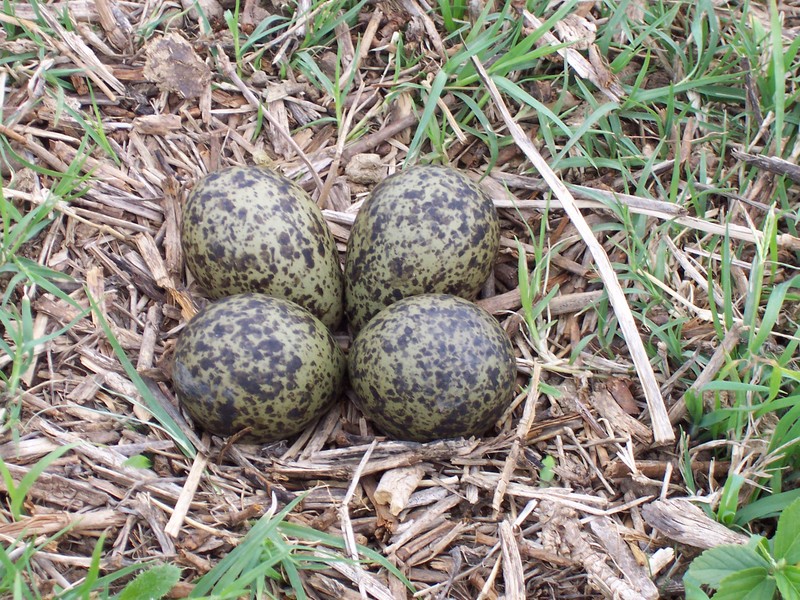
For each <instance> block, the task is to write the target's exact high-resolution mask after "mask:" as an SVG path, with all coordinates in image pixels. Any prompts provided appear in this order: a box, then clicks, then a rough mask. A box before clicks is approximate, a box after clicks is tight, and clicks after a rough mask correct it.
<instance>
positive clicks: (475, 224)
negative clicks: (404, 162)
mask: <svg viewBox="0 0 800 600" xmlns="http://www.w3.org/2000/svg"><path fill="white" fill-rule="evenodd" d="M499 244H500V225H499V220H498V217H497V211H496V210H495V208H494V204H493V203H492V200H491V199H490V198H489V197H488V196H486V195H485V194H484V193H483V192H482V191H481V190H480V188H479V187H478V186H477V185H475V184H474V183H473V182H472V181H470V180H469V179H468V178H467V177H466V176H465V175H463V174H461V173H459V172H458V171H456V170H455V169H452V168H450V167H443V166H435V165H426V166H417V167H412V168H410V169H408V170H406V171H402V172H399V173H396V174H394V175H392V176H390V177H387V178H386V179H384V180H383V181H382V182H381V183H380V184H378V185H377V186H376V187H375V189H374V190H373V192H372V194H371V195H370V197H369V198H368V199H367V200H366V201H365V202H364V204H363V205H362V206H361V209H360V210H359V212H358V215H357V217H356V220H355V223H354V224H353V228H352V230H351V233H350V238H349V240H348V243H347V255H346V258H345V313H346V315H347V318H348V320H349V322H350V326H351V328H352V329H353V331H354V332H357V331H358V330H360V329H361V328H362V327H363V326H364V325H366V324H367V322H368V321H369V320H370V319H371V318H372V317H373V316H375V315H376V314H377V313H378V312H379V311H380V310H381V309H383V308H384V307H386V306H389V305H390V304H392V303H393V302H397V301H398V300H400V299H401V298H405V297H407V296H414V295H417V294H425V293H446V294H454V295H456V296H461V297H464V298H468V299H472V298H474V297H475V296H476V295H477V293H478V291H479V290H480V288H481V286H482V285H483V283H484V282H485V281H486V279H487V277H488V276H489V273H490V272H491V270H492V265H493V263H494V259H495V256H496V255H497V250H498V248H499Z"/></svg>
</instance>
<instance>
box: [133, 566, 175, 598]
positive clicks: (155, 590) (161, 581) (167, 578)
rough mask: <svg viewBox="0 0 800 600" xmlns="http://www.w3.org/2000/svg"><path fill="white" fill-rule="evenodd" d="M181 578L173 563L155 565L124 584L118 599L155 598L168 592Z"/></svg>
mask: <svg viewBox="0 0 800 600" xmlns="http://www.w3.org/2000/svg"><path fill="white" fill-rule="evenodd" d="M180 578H181V570H180V569H179V568H178V567H176V566H175V565H157V566H155V567H152V568H150V569H148V570H147V571H142V572H141V573H139V574H138V575H137V576H136V578H135V579H134V580H133V581H131V582H130V583H129V584H128V585H126V586H125V589H123V590H122V592H120V594H119V600H155V599H156V598H161V597H163V596H164V595H165V594H166V593H167V592H169V591H170V590H171V589H172V588H173V587H174V586H175V584H176V583H178V581H179V580H180Z"/></svg>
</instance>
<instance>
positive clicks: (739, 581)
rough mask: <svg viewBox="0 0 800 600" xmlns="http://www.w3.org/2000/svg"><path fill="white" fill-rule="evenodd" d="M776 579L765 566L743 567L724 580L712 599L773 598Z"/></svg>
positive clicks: (746, 599) (768, 599) (749, 599)
mask: <svg viewBox="0 0 800 600" xmlns="http://www.w3.org/2000/svg"><path fill="white" fill-rule="evenodd" d="M775 587H776V585H775V580H774V579H773V578H772V577H769V572H768V571H767V569H765V568H763V567H752V568H750V569H743V570H741V571H739V572H738V573H733V574H732V575H728V576H727V577H725V578H724V579H723V580H722V583H721V584H720V586H719V591H718V592H717V593H716V594H714V595H713V596H712V597H711V598H712V600H771V599H772V597H773V596H774V595H775Z"/></svg>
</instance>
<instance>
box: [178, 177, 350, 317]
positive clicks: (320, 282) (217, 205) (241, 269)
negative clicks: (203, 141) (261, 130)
mask: <svg viewBox="0 0 800 600" xmlns="http://www.w3.org/2000/svg"><path fill="white" fill-rule="evenodd" d="M181 242H182V246H183V251H184V255H185V259H186V264H187V266H188V267H189V270H190V271H191V272H192V275H194V277H195V279H196V280H197V282H198V283H199V284H200V286H201V287H202V288H203V289H204V290H205V291H206V293H207V294H208V296H209V297H210V298H212V299H217V298H222V297H224V296H231V295H234V294H239V293H245V292H257V293H263V294H268V295H271V296H275V297H278V298H285V299H287V300H291V301H292V302H295V303H297V304H299V305H300V306H302V307H303V308H306V309H307V310H309V311H310V312H311V313H312V314H314V315H315V316H316V317H318V318H319V319H320V320H321V321H322V322H323V323H325V325H327V326H328V327H331V328H335V327H336V326H337V325H338V324H339V322H340V321H341V319H342V314H343V288H344V280H343V275H342V269H341V265H340V262H339V255H338V252H337V249H336V242H335V240H334V238H333V234H332V233H331V231H330V229H329V228H328V226H327V224H326V223H325V220H324V219H323V217H322V211H321V210H320V209H319V207H318V206H317V205H316V204H315V203H314V201H313V200H312V199H311V198H310V197H309V196H308V194H306V193H305V192H304V191H303V190H302V189H301V188H299V187H298V186H297V185H295V184H294V183H292V182H291V181H289V180H288V179H286V178H285V177H283V176H281V175H279V174H277V173H275V172H274V171H271V170H269V169H265V168H260V167H231V168H228V169H223V170H220V171H215V172H213V173H210V174H208V175H207V176H206V177H205V178H203V179H202V180H201V181H199V182H198V183H197V185H195V187H194V189H193V190H192V191H191V193H190V194H189V196H188V198H187V200H186V205H185V207H184V210H183V230H182V234H181Z"/></svg>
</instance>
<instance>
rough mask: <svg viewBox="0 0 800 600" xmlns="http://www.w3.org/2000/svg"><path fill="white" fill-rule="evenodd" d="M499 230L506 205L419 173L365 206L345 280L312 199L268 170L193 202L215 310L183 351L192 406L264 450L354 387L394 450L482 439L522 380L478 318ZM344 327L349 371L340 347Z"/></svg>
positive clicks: (187, 229) (194, 263)
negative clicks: (398, 442)
mask: <svg viewBox="0 0 800 600" xmlns="http://www.w3.org/2000/svg"><path fill="white" fill-rule="evenodd" d="M499 230H500V227H499V221H498V217H497V214H496V211H495V209H494V206H493V204H492V202H491V199H489V198H488V197H487V196H486V195H484V194H483V193H482V192H481V190H480V189H479V188H478V187H477V186H476V185H475V184H474V183H472V182H471V181H470V180H469V179H468V178H467V177H465V176H464V175H463V174H461V173H459V172H458V171H456V170H454V169H452V168H449V167H440V166H419V167H412V168H411V169H408V170H406V171H402V172H398V173H397V174H395V175H392V176H390V177H388V178H386V179H385V180H384V181H383V182H381V183H380V184H379V185H378V186H376V187H375V189H374V190H373V192H372V194H371V195H370V197H369V198H368V199H367V200H366V201H365V202H364V203H363V205H362V207H361V209H360V210H359V213H358V215H357V217H356V220H355V223H354V224H353V228H352V230H351V233H350V237H349V240H348V244H347V253H346V258H345V268H344V271H342V269H341V267H340V263H339V256H338V252H337V249H336V243H335V240H334V238H333V234H332V233H331V231H330V229H329V228H328V226H327V224H326V223H325V220H324V218H323V216H322V212H321V211H320V209H319V207H318V206H317V205H316V204H315V203H314V202H313V200H311V198H310V197H309V196H308V195H307V194H306V193H305V192H304V191H303V190H302V189H301V188H299V187H298V186H296V185H295V184H294V183H292V182H291V181H289V180H288V179H286V178H284V177H283V176H281V175H278V174H277V173H275V172H273V171H270V170H267V169H262V168H258V167H233V168H228V169H225V170H222V171H217V172H214V173H211V174H209V175H208V176H206V177H205V178H204V179H203V180H201V181H200V182H198V184H197V185H196V186H195V187H194V189H193V190H192V191H191V193H190V195H189V197H188V199H187V202H186V205H185V208H184V214H183V230H182V244H183V249H184V255H185V259H186V263H187V266H188V267H189V269H190V271H191V272H192V274H193V276H194V277H195V279H196V280H197V283H198V284H199V286H200V287H201V288H202V289H203V291H204V292H205V293H206V294H207V296H208V297H209V298H210V299H212V300H214V301H213V302H211V303H210V304H209V305H208V306H207V307H206V308H205V309H203V310H202V311H200V313H198V315H197V316H196V317H195V318H193V319H192V320H191V321H190V322H189V323H188V324H187V325H186V327H185V329H184V331H183V332H182V334H181V336H180V338H179V340H178V343H177V345H176V349H175V357H174V362H173V381H174V384H175V391H176V393H177V396H178V398H179V400H180V401H181V403H182V404H183V406H184V407H185V409H186V410H187V412H188V413H189V414H190V415H191V416H192V417H193V418H194V419H195V420H196V421H197V422H198V424H199V425H201V426H202V427H203V428H204V429H205V430H206V431H208V432H210V433H213V434H216V435H223V436H225V435H232V434H235V433H239V432H242V431H243V430H246V431H244V432H243V435H242V437H241V438H238V439H241V440H243V441H249V442H253V443H265V442H269V441H275V440H279V439H285V438H287V437H290V436H291V435H293V434H296V433H298V432H300V431H302V430H303V429H304V428H305V427H306V426H307V425H308V424H309V423H311V422H312V421H313V420H314V419H315V418H317V417H318V416H320V415H321V414H323V413H324V411H325V410H326V409H327V408H328V407H329V406H330V404H331V403H332V402H333V401H334V400H335V399H336V398H337V397H338V395H339V394H340V392H341V390H342V388H343V386H344V382H345V378H346V376H347V373H348V372H349V379H350V384H351V387H352V389H353V391H354V392H355V396H356V399H357V404H358V406H359V408H360V409H361V410H362V412H363V413H364V415H365V416H366V417H367V418H368V419H369V420H371V421H372V422H373V423H374V424H375V425H376V426H377V427H378V429H379V430H381V431H383V432H384V433H386V434H388V435H390V436H392V437H394V438H397V439H406V440H416V441H429V440H433V439H441V438H450V437H461V436H469V435H479V434H481V433H483V432H484V431H485V430H486V429H488V428H489V427H490V426H491V425H492V424H493V423H494V422H495V420H496V419H497V418H498V417H499V416H500V415H501V414H502V412H503V411H504V410H505V409H506V408H507V407H508V406H509V404H510V402H511V400H512V398H513V392H514V388H515V376H516V369H515V359H514V353H513V349H512V346H511V342H510V340H509V339H508V336H507V335H506V334H505V332H504V331H503V329H502V328H501V327H500V325H499V324H498V323H497V321H496V320H495V319H493V318H492V317H491V316H490V315H489V314H488V313H486V312H485V311H483V310H482V309H480V308H479V307H477V306H476V305H475V304H474V303H472V302H471V300H472V299H474V298H475V297H476V295H477V293H478V291H479V290H480V288H481V286H482V285H483V283H484V282H485V281H486V279H487V277H488V275H489V273H490V271H491V269H492V265H493V262H494V258H495V255H496V253H497V250H498V246H499V235H500V233H499ZM345 316H346V319H347V322H348V324H349V327H350V329H351V331H352V333H353V335H354V336H355V339H354V341H353V343H352V345H351V348H350V351H349V354H348V356H347V357H345V355H344V353H343V352H342V351H341V349H340V348H339V346H338V345H337V343H336V341H335V340H334V338H333V336H332V335H331V331H333V330H336V328H337V327H339V326H340V324H341V323H342V320H343V317H345Z"/></svg>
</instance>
